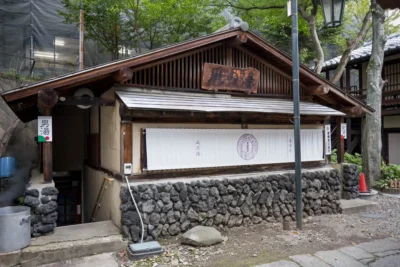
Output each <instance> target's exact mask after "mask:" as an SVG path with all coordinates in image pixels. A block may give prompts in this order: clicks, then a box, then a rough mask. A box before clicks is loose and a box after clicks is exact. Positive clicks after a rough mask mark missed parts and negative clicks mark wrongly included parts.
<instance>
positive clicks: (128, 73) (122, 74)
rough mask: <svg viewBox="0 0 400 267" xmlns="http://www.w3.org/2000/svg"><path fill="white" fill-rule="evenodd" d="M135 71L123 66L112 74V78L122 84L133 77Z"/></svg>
mask: <svg viewBox="0 0 400 267" xmlns="http://www.w3.org/2000/svg"><path fill="white" fill-rule="evenodd" d="M132 76H133V71H132V69H131V68H128V67H124V68H121V69H120V70H119V71H117V72H114V73H113V74H112V78H113V80H114V82H115V83H117V84H122V83H124V82H126V81H128V80H130V79H132Z"/></svg>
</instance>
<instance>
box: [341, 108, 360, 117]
mask: <svg viewBox="0 0 400 267" xmlns="http://www.w3.org/2000/svg"><path fill="white" fill-rule="evenodd" d="M341 110H342V111H343V112H344V113H346V114H347V115H349V116H360V115H362V114H363V110H362V108H361V107H360V106H354V107H344V108H342V109H341Z"/></svg>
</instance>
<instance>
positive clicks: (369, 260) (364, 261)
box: [359, 258, 375, 265]
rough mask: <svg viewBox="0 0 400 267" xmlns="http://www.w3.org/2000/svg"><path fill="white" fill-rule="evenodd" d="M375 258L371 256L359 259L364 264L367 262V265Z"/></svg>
mask: <svg viewBox="0 0 400 267" xmlns="http://www.w3.org/2000/svg"><path fill="white" fill-rule="evenodd" d="M374 260H375V258H369V259H362V260H359V261H360V262H361V263H363V264H365V265H368V264H370V263H371V262H373V261H374Z"/></svg>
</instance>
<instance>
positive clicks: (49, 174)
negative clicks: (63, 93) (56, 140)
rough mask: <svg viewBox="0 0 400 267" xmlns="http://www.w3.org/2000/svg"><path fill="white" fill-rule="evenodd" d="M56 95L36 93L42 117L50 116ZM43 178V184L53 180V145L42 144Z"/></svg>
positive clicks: (44, 91) (45, 92)
mask: <svg viewBox="0 0 400 267" xmlns="http://www.w3.org/2000/svg"><path fill="white" fill-rule="evenodd" d="M57 101H58V95H57V93H56V91H54V90H53V89H42V90H40V91H39V93H38V104H39V107H40V109H41V110H42V114H43V115H44V116H51V111H52V109H53V107H54V106H55V104H57ZM43 178H44V181H45V182H51V181H52V180H53V143H52V142H45V143H43Z"/></svg>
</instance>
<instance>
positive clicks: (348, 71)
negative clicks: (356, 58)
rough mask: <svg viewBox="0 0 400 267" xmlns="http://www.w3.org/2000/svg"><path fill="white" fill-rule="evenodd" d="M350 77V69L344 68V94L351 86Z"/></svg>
mask: <svg viewBox="0 0 400 267" xmlns="http://www.w3.org/2000/svg"><path fill="white" fill-rule="evenodd" d="M350 76H351V74H350V67H349V66H347V68H346V92H350V85H351V83H350Z"/></svg>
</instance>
